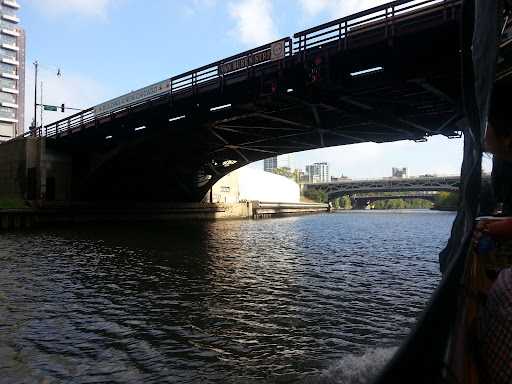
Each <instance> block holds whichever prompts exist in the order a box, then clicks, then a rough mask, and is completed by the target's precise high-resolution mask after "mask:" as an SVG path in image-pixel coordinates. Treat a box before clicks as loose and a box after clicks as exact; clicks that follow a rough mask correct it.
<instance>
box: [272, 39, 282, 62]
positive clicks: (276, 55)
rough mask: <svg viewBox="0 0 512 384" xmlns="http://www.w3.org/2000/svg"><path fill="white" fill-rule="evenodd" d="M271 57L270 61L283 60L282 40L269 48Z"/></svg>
mask: <svg viewBox="0 0 512 384" xmlns="http://www.w3.org/2000/svg"><path fill="white" fill-rule="evenodd" d="M270 52H271V57H270V61H276V60H281V59H284V40H281V41H276V42H275V43H272V45H271V46H270Z"/></svg>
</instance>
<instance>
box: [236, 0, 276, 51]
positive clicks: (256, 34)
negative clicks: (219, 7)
mask: <svg viewBox="0 0 512 384" xmlns="http://www.w3.org/2000/svg"><path fill="white" fill-rule="evenodd" d="M228 12H229V15H230V17H231V18H233V19H234V20H235V21H236V27H235V29H234V31H233V36H234V37H235V38H236V39H238V40H239V41H240V42H242V43H243V44H245V45H247V46H250V47H254V46H258V45H263V44H266V43H270V42H272V41H275V40H277V39H278V38H279V37H278V32H277V27H276V26H275V23H274V21H273V19H272V5H271V3H270V1H269V0H244V1H240V2H237V3H229V4H228Z"/></svg>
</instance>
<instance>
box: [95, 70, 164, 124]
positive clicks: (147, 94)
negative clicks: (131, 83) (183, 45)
mask: <svg viewBox="0 0 512 384" xmlns="http://www.w3.org/2000/svg"><path fill="white" fill-rule="evenodd" d="M170 91H171V79H168V80H165V81H161V82H159V83H155V84H153V85H150V86H147V87H145V88H141V89H139V90H137V91H133V92H131V93H128V94H126V95H123V96H120V97H116V98H115V99H112V100H110V101H107V102H106V103H103V104H99V105H97V106H95V107H94V115H95V116H98V115H102V114H104V113H107V112H110V111H113V110H116V109H120V108H122V107H126V106H128V105H130V104H134V103H137V102H139V101H144V100H147V99H151V98H153V97H156V96H159V95H162V94H164V93H168V92H170Z"/></svg>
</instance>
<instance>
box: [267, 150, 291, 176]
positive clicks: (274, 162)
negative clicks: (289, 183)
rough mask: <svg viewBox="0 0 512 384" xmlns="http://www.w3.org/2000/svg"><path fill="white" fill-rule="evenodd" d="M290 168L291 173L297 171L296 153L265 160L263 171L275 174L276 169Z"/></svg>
mask: <svg viewBox="0 0 512 384" xmlns="http://www.w3.org/2000/svg"><path fill="white" fill-rule="evenodd" d="M283 167H287V168H290V172H293V171H295V153H287V154H285V155H278V156H274V157H270V158H268V159H265V160H263V170H264V171H265V172H270V173H274V169H275V168H283Z"/></svg>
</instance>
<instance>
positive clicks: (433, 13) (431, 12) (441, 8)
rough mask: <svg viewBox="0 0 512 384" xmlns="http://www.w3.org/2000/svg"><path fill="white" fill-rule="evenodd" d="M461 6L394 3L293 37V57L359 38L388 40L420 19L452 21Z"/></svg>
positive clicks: (439, 1)
mask: <svg viewBox="0 0 512 384" xmlns="http://www.w3.org/2000/svg"><path fill="white" fill-rule="evenodd" d="M411 3H414V4H411ZM460 4H461V0H425V1H422V2H419V3H418V2H417V1H414V2H411V0H397V1H393V2H391V3H388V4H384V5H381V6H378V7H374V8H371V9H368V10H366V11H362V12H358V13H355V14H353V15H350V16H347V17H342V18H341V19H337V20H334V21H331V22H329V23H325V24H322V25H319V26H317V27H314V28H310V29H307V30H305V31H302V32H298V33H296V34H294V35H293V37H294V38H296V39H298V40H297V41H295V42H294V43H293V44H294V54H298V55H305V54H306V51H307V50H310V49H313V48H319V47H321V46H323V45H325V44H329V43H333V42H336V41H337V42H338V50H341V49H346V48H347V47H348V44H349V43H350V42H354V41H357V40H360V39H362V38H368V37H370V36H378V35H381V36H382V37H383V38H388V37H390V36H394V34H395V32H396V29H397V28H399V27H401V26H405V25H406V24H407V23H412V22H413V21H414V18H415V17H417V16H421V15H427V14H428V16H429V17H438V16H439V15H442V16H443V18H444V20H445V21H447V20H448V19H454V18H455V17H456V12H455V11H456V7H457V6H458V5H460Z"/></svg>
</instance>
